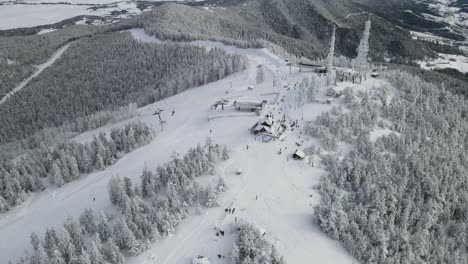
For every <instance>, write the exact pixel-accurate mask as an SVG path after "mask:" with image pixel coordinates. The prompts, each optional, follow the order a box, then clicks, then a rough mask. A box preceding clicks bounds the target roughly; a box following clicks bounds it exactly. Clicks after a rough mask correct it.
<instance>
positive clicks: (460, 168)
mask: <svg viewBox="0 0 468 264" xmlns="http://www.w3.org/2000/svg"><path fill="white" fill-rule="evenodd" d="M385 78H386V79H388V80H389V82H390V84H391V85H392V86H393V87H395V88H397V89H398V94H397V95H395V97H393V98H391V97H390V94H389V93H388V92H387V93H386V92H385V89H378V90H377V91H376V92H375V93H373V94H368V93H366V94H364V93H360V94H359V93H358V94H356V93H354V94H353V92H352V91H348V93H347V94H346V95H345V100H346V103H347V108H348V109H349V110H351V111H344V110H343V109H335V110H334V111H332V112H331V113H326V114H323V115H322V116H320V117H319V118H318V119H317V122H316V123H315V124H311V126H310V128H309V131H310V133H311V134H312V135H317V136H319V137H320V138H321V139H322V146H323V147H324V149H326V150H329V151H333V150H336V147H337V143H338V142H339V141H345V142H348V143H353V144H355V145H356V149H355V150H353V151H352V152H351V154H350V155H349V156H348V157H345V158H344V159H343V160H340V159H339V158H338V157H337V156H335V155H333V154H327V155H324V156H323V162H324V164H325V165H326V168H327V170H328V171H329V173H328V175H327V176H325V177H323V178H322V181H321V187H320V191H321V193H322V198H323V200H322V202H321V204H320V206H319V208H318V210H317V211H316V213H317V217H318V222H319V224H320V226H321V227H322V229H323V230H324V231H325V232H326V233H327V234H328V235H329V236H330V237H332V238H333V239H337V240H340V241H341V242H343V244H344V245H345V247H346V248H347V249H348V251H349V252H350V253H351V254H352V255H354V256H356V258H358V259H359V260H360V261H361V262H362V263H422V262H424V263H465V262H466V259H467V258H468V256H467V254H466V239H467V234H468V231H467V227H466V221H467V220H468V213H467V212H468V211H467V208H466V203H467V201H468V184H467V179H466V174H467V170H468V163H467V162H466V160H468V153H467V152H466V149H467V147H468V146H467V143H468V140H467V139H468V138H467V135H466V130H467V129H468V120H467V113H468V104H467V101H466V99H465V98H464V97H462V96H460V95H454V94H452V93H450V92H448V91H445V90H443V89H441V88H439V87H438V86H436V85H434V84H431V83H427V82H425V81H422V80H421V79H420V78H419V77H414V76H412V75H410V74H408V73H406V72H402V71H398V70H395V71H389V72H387V73H385ZM379 116H380V117H379ZM376 127H377V128H381V129H391V130H392V131H395V133H392V134H390V135H388V136H383V137H380V138H379V139H377V141H375V142H372V141H370V139H369V135H370V131H371V130H373V129H374V128H376Z"/></svg>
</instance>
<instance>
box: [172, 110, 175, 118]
mask: <svg viewBox="0 0 468 264" xmlns="http://www.w3.org/2000/svg"><path fill="white" fill-rule="evenodd" d="M174 115H175V108H172V116H174Z"/></svg>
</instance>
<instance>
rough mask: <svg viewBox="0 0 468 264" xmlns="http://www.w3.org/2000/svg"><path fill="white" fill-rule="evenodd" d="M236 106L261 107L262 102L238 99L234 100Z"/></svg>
mask: <svg viewBox="0 0 468 264" xmlns="http://www.w3.org/2000/svg"><path fill="white" fill-rule="evenodd" d="M236 105H263V100H253V99H250V100H245V99H238V100H236Z"/></svg>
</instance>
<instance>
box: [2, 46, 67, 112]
mask: <svg viewBox="0 0 468 264" xmlns="http://www.w3.org/2000/svg"><path fill="white" fill-rule="evenodd" d="M69 46H70V43H68V44H66V45H64V46H62V47H61V48H59V49H58V50H57V51H56V52H54V54H52V57H50V59H49V60H48V61H46V62H45V63H43V64H41V65H39V66H37V70H36V71H35V72H34V73H33V74H32V75H31V76H29V77H28V78H27V79H25V80H23V81H22V82H20V83H19V84H18V86H16V87H15V88H14V89H13V90H12V91H10V92H9V93H7V94H6V95H5V96H4V97H3V98H2V99H1V100H0V105H2V104H3V103H5V102H6V101H7V100H8V99H9V98H10V97H11V96H13V95H14V94H15V93H17V92H18V91H20V90H21V89H23V88H24V87H25V86H26V85H27V84H28V83H29V82H30V81H31V80H32V79H33V78H35V77H37V76H38V75H39V74H41V73H42V71H44V70H45V69H46V68H48V67H50V66H51V65H52V64H54V62H55V61H56V60H57V59H59V58H60V57H61V56H62V54H63V53H64V52H65V51H66V50H67V49H68V47H69Z"/></svg>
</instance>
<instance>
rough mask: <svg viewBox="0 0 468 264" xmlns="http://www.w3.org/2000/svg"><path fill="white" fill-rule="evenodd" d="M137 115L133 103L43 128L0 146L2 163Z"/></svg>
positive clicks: (135, 106)
mask: <svg viewBox="0 0 468 264" xmlns="http://www.w3.org/2000/svg"><path fill="white" fill-rule="evenodd" d="M136 115H137V105H136V104H135V103H131V104H129V105H127V106H122V107H119V108H118V109H116V110H113V111H111V110H103V111H100V112H96V113H94V114H92V115H89V116H85V117H79V118H77V119H75V120H72V121H67V122H65V123H64V124H63V125H61V126H59V127H47V128H43V129H41V130H39V131H38V132H36V133H34V134H33V135H31V136H29V137H27V138H25V139H21V140H17V141H13V142H9V143H6V144H3V145H0V163H1V161H7V160H11V159H13V158H15V157H17V156H19V155H21V154H24V153H27V152H29V151H31V150H34V149H37V148H39V147H41V146H48V147H49V146H50V147H52V146H55V145H57V144H60V143H63V142H66V141H68V140H70V139H71V138H73V137H74V136H76V135H78V134H81V133H83V132H86V131H89V130H93V129H96V128H99V127H102V126H104V125H107V124H111V123H116V122H119V121H122V120H127V119H130V118H132V117H134V116H136Z"/></svg>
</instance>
